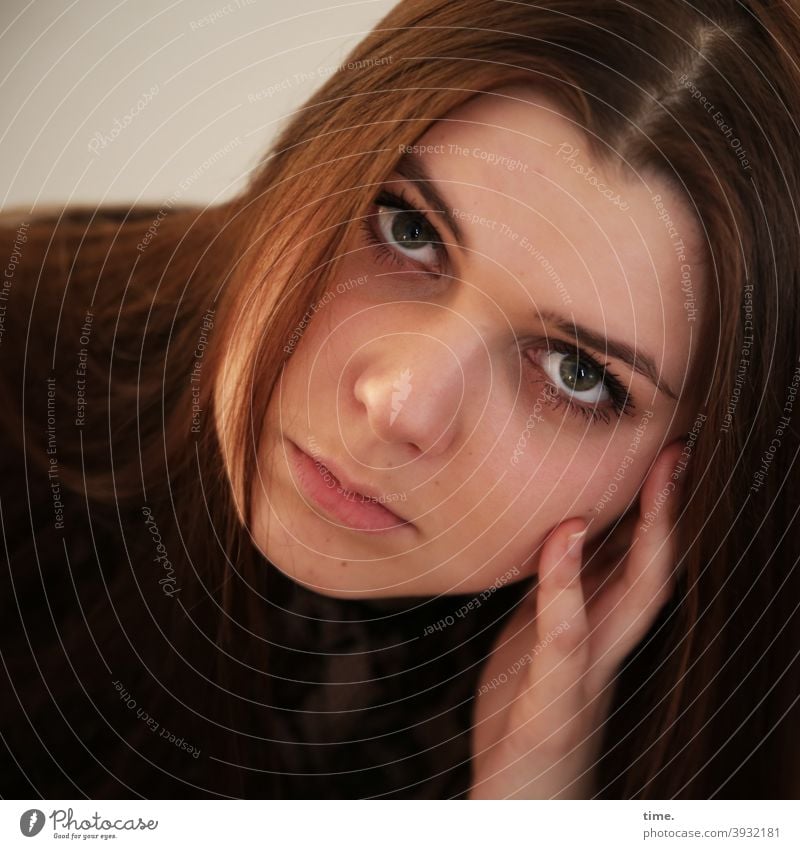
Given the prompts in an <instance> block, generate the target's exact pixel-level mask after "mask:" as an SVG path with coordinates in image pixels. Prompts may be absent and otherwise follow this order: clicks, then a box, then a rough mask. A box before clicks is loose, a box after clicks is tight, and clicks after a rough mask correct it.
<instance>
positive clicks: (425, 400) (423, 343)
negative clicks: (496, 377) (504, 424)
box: [354, 320, 488, 454]
mask: <svg viewBox="0 0 800 849" xmlns="http://www.w3.org/2000/svg"><path fill="white" fill-rule="evenodd" d="M450 324H451V325H453V324H455V325H458V326H457V327H455V326H449V327H448V328H445V327H444V325H443V324H441V323H440V324H439V325H437V326H436V327H435V328H428V329H427V332H419V331H413V332H398V333H389V334H386V335H383V336H381V337H380V339H379V340H376V341H375V342H374V343H373V344H372V345H369V346H368V347H367V348H366V349H364V350H362V352H361V354H362V357H363V360H362V362H363V365H362V366H361V372H360V374H359V375H358V377H357V379H356V381H355V386H354V394H355V397H356V398H357V399H358V401H359V402H360V403H361V404H363V405H364V408H365V409H366V413H367V418H368V420H369V424H370V427H371V428H372V431H373V433H375V435H376V436H377V437H378V439H380V440H381V441H383V442H392V443H403V442H405V443H410V444H411V445H414V446H415V447H416V448H417V449H419V450H420V451H421V452H424V453H426V454H442V453H444V452H446V451H447V450H448V449H449V448H450V446H451V445H452V444H453V441H454V440H455V439H457V437H458V434H459V432H460V431H461V430H462V429H463V428H464V426H465V410H466V401H467V399H469V400H470V403H472V399H474V398H475V394H476V393H475V390H478V391H477V395H481V394H483V393H481V392H480V384H481V382H482V381H481V375H482V374H484V373H485V369H484V367H483V366H485V364H486V363H487V362H488V355H487V350H486V346H485V344H484V342H483V340H482V339H481V338H480V337H479V336H478V335H477V334H476V333H475V332H474V330H471V329H469V328H468V327H467V328H465V326H464V323H463V321H459V320H456V321H455V322H453V321H452V320H450ZM482 364H483V366H482ZM467 390H469V393H470V394H469V396H468V395H467Z"/></svg>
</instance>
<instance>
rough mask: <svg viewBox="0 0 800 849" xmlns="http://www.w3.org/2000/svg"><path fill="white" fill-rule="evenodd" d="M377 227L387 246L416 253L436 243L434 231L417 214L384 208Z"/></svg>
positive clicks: (436, 238)
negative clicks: (395, 246)
mask: <svg viewBox="0 0 800 849" xmlns="http://www.w3.org/2000/svg"><path fill="white" fill-rule="evenodd" d="M378 227H379V228H380V231H381V233H382V235H383V236H384V238H385V240H386V241H387V242H388V243H389V244H391V243H395V244H396V245H397V246H399V247H402V248H404V249H406V250H412V251H418V250H421V249H422V248H425V247H427V246H429V245H431V244H432V243H433V242H436V241H438V236H437V233H436V231H435V230H434V229H433V227H431V225H430V224H429V223H428V222H427V221H426V220H425V218H423V217H422V216H421V215H420V214H419V213H418V212H411V211H409V210H405V209H401V210H397V209H391V208H385V211H383V212H381V213H380V219H379V223H378ZM387 230H388V234H387Z"/></svg>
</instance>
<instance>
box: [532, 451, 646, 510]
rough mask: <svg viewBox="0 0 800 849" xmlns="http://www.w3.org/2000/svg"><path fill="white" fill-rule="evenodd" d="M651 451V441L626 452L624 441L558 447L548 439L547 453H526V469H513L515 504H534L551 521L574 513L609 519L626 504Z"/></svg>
mask: <svg viewBox="0 0 800 849" xmlns="http://www.w3.org/2000/svg"><path fill="white" fill-rule="evenodd" d="M626 444H627V443H626ZM604 448H605V449H607V450H605V451H604ZM655 453H656V448H655V446H654V447H649V446H648V447H644V446H643V447H641V448H639V450H638V451H636V452H634V453H633V454H631V453H629V452H627V451H626V446H625V445H623V446H622V447H621V448H613V447H609V446H608V445H605V444H600V445H598V446H597V447H591V448H590V447H589V445H588V443H587V442H585V443H584V444H583V445H582V446H579V447H578V448H577V449H575V450H573V451H563V450H561V449H560V447H559V446H557V445H556V444H552V445H551V446H550V451H549V452H548V453H547V455H542V456H541V457H535V456H529V457H528V459H527V463H526V469H525V470H524V471H523V472H520V473H518V481H519V485H518V488H517V491H519V492H521V497H520V499H519V503H520V509H521V510H522V509H528V510H529V509H530V505H532V504H534V505H536V512H537V513H538V515H539V517H540V518H541V519H543V520H544V521H545V522H546V523H547V524H548V525H549V526H550V527H553V526H555V525H556V524H558V523H559V522H562V521H565V520H566V519H568V518H571V517H576V516H581V517H583V518H585V519H587V520H594V521H596V522H600V523H605V522H606V521H611V520H612V519H614V518H615V517H617V516H619V515H621V514H622V513H623V512H625V510H626V509H627V508H628V507H629V506H630V504H631V502H632V500H633V499H634V497H635V496H636V494H637V492H638V488H639V486H640V484H641V483H642V480H643V478H644V475H645V473H646V471H647V469H648V467H649V465H650V462H651V460H652V459H653V458H654V456H655ZM529 478H530V480H528V479H529ZM523 505H525V507H523ZM537 524H538V522H537Z"/></svg>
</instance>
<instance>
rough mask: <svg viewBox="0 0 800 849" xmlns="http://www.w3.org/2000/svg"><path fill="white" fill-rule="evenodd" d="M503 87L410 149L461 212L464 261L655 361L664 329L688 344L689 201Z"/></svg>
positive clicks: (693, 230)
mask: <svg viewBox="0 0 800 849" xmlns="http://www.w3.org/2000/svg"><path fill="white" fill-rule="evenodd" d="M498 93H499V94H502V95H505V97H498V96H495V95H494V94H491V93H485V94H482V95H479V96H477V97H475V98H473V99H472V100H470V101H468V102H467V103H465V104H464V105H462V106H460V107H458V108H457V109H455V110H453V111H452V112H450V113H448V114H447V115H446V116H445V117H444V119H442V120H440V121H438V122H437V123H435V124H434V125H433V126H432V127H431V128H430V129H429V130H428V131H427V132H426V133H425V134H424V136H422V137H421V138H420V139H419V142H418V144H419V147H418V148H417V150H416V151H415V153H417V154H418V155H419V156H420V157H421V158H422V160H423V162H424V164H425V168H426V170H427V172H428V174H429V175H430V176H431V178H432V180H433V182H434V183H435V184H436V186H437V188H438V189H439V191H440V193H441V195H442V196H443V198H444V199H445V201H446V202H447V204H448V206H449V207H450V211H451V213H453V214H454V217H456V218H457V219H458V220H459V223H460V225H461V228H462V230H463V231H464V238H465V242H466V243H467V244H468V245H469V247H470V249H471V250H470V254H469V258H468V260H467V261H468V262H469V263H470V264H471V265H472V266H473V267H476V266H477V265H485V264H486V263H489V264H494V265H495V268H494V271H493V273H494V274H497V273H498V271H499V269H498V268H497V264H499V265H500V266H501V267H502V268H503V269H506V270H507V271H508V272H509V273H510V274H512V275H513V278H514V279H516V280H518V281H519V283H520V284H521V285H522V286H523V288H524V289H525V290H526V291H527V292H529V293H530V294H535V296H536V303H537V306H540V308H547V309H557V308H559V307H560V308H561V309H562V311H564V306H565V305H568V309H567V310H566V312H567V313H569V312H570V311H572V312H573V313H574V315H575V319H576V321H585V322H586V323H589V324H593V325H594V326H598V323H599V324H600V326H603V327H604V328H605V330H606V331H607V335H609V336H611V335H614V336H616V337H618V338H623V339H626V340H627V341H629V342H630V343H631V344H632V345H634V346H636V344H637V342H636V338H637V337H639V338H642V339H647V342H648V345H647V347H648V350H649V352H650V353H652V354H653V355H655V356H656V358H657V360H658V359H660V357H661V356H662V355H664V354H665V348H666V347H667V346H666V338H667V329H668V328H669V337H670V340H671V342H672V343H673V344H674V345H677V346H678V347H681V346H682V345H683V344H688V335H689V333H690V331H691V329H692V327H694V328H696V327H697V326H698V322H697V311H698V310H699V301H698V300H693V301H692V306H693V309H694V310H695V313H694V314H693V316H692V320H689V313H688V311H687V308H686V304H687V297H688V292H689V291H691V297H692V298H693V299H698V298H699V291H698V289H699V288H700V276H701V274H700V264H701V257H700V254H699V251H698V248H697V246H698V245H699V239H698V228H697V225H696V222H695V219H694V217H693V214H692V211H691V208H690V207H689V205H688V203H687V202H686V201H685V200H684V199H683V198H682V197H681V196H680V195H678V194H677V192H675V191H674V190H672V189H671V187H670V184H669V183H668V182H667V181H665V180H663V179H662V178H660V177H659V176H658V175H654V174H653V173H652V172H649V171H648V172H647V173H639V174H637V173H634V172H633V171H631V170H630V169H626V168H625V167H624V163H623V162H622V160H619V159H618V158H617V159H615V160H614V159H612V161H610V162H609V163H601V162H600V161H599V160H596V159H595V158H594V157H593V156H592V155H591V154H590V151H589V145H588V142H587V137H586V135H585V133H584V131H583V130H582V128H581V127H580V126H579V125H577V124H576V123H574V122H573V121H572V120H570V119H569V118H568V117H567V116H565V115H564V114H562V112H561V111H560V109H559V106H558V105H557V104H556V103H555V102H554V101H553V100H550V99H548V98H547V97H545V96H543V95H541V94H537V93H535V92H534V91H533V90H532V89H528V88H521V87H513V88H512V87H507V88H504V89H499V90H498ZM473 252H474V253H473ZM555 275H557V278H558V279H557V280H555ZM554 282H555V283H556V284H557V285H554ZM676 382H677V384H678V385H680V382H681V381H680V379H678V380H677V381H676Z"/></svg>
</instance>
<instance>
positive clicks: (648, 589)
mask: <svg viewBox="0 0 800 849" xmlns="http://www.w3.org/2000/svg"><path fill="white" fill-rule="evenodd" d="M682 447H683V446H682V444H681V443H677V444H671V445H670V446H668V447H667V448H665V449H664V450H663V451H662V452H661V454H660V455H659V456H658V458H657V459H656V462H655V463H654V464H653V467H652V468H651V470H650V473H649V474H648V476H647V478H646V479H645V482H644V485H643V486H642V491H641V495H640V506H639V522H638V525H637V529H636V533H635V535H634V538H633V541H632V544H631V548H630V551H629V552H628V556H627V557H626V558H625V562H624V565H623V570H622V575H621V579H620V580H619V581H618V582H617V583H616V584H615V585H613V586H612V587H610V588H609V591H608V595H607V596H606V598H604V600H603V601H604V603H603V605H602V607H603V613H604V617H603V621H602V622H600V623H598V627H597V640H596V642H595V649H596V651H597V652H598V655H597V663H596V665H597V669H598V670H602V671H603V674H602V676H601V677H603V678H605V679H607V678H608V677H609V675H610V674H612V670H614V669H616V667H618V666H619V665H620V664H621V663H622V661H623V660H624V658H625V657H626V656H627V654H628V653H629V652H630V651H632V650H633V648H635V646H636V645H637V644H638V643H639V642H640V641H641V640H642V639H643V638H644V636H645V635H646V634H647V631H648V630H649V629H650V626H651V625H652V623H653V621H654V619H655V617H656V615H657V614H658V612H659V610H661V608H662V607H663V606H664V604H665V603H666V601H667V600H668V598H669V597H670V595H671V593H672V591H673V589H674V585H675V578H674V575H675V559H676V558H675V553H676V539H675V533H674V518H675V509H674V508H675V507H676V502H677V498H676V497H675V496H676V483H675V481H673V480H672V472H673V470H674V468H675V465H676V463H677V461H678V458H679V457H680V453H681V451H682Z"/></svg>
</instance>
